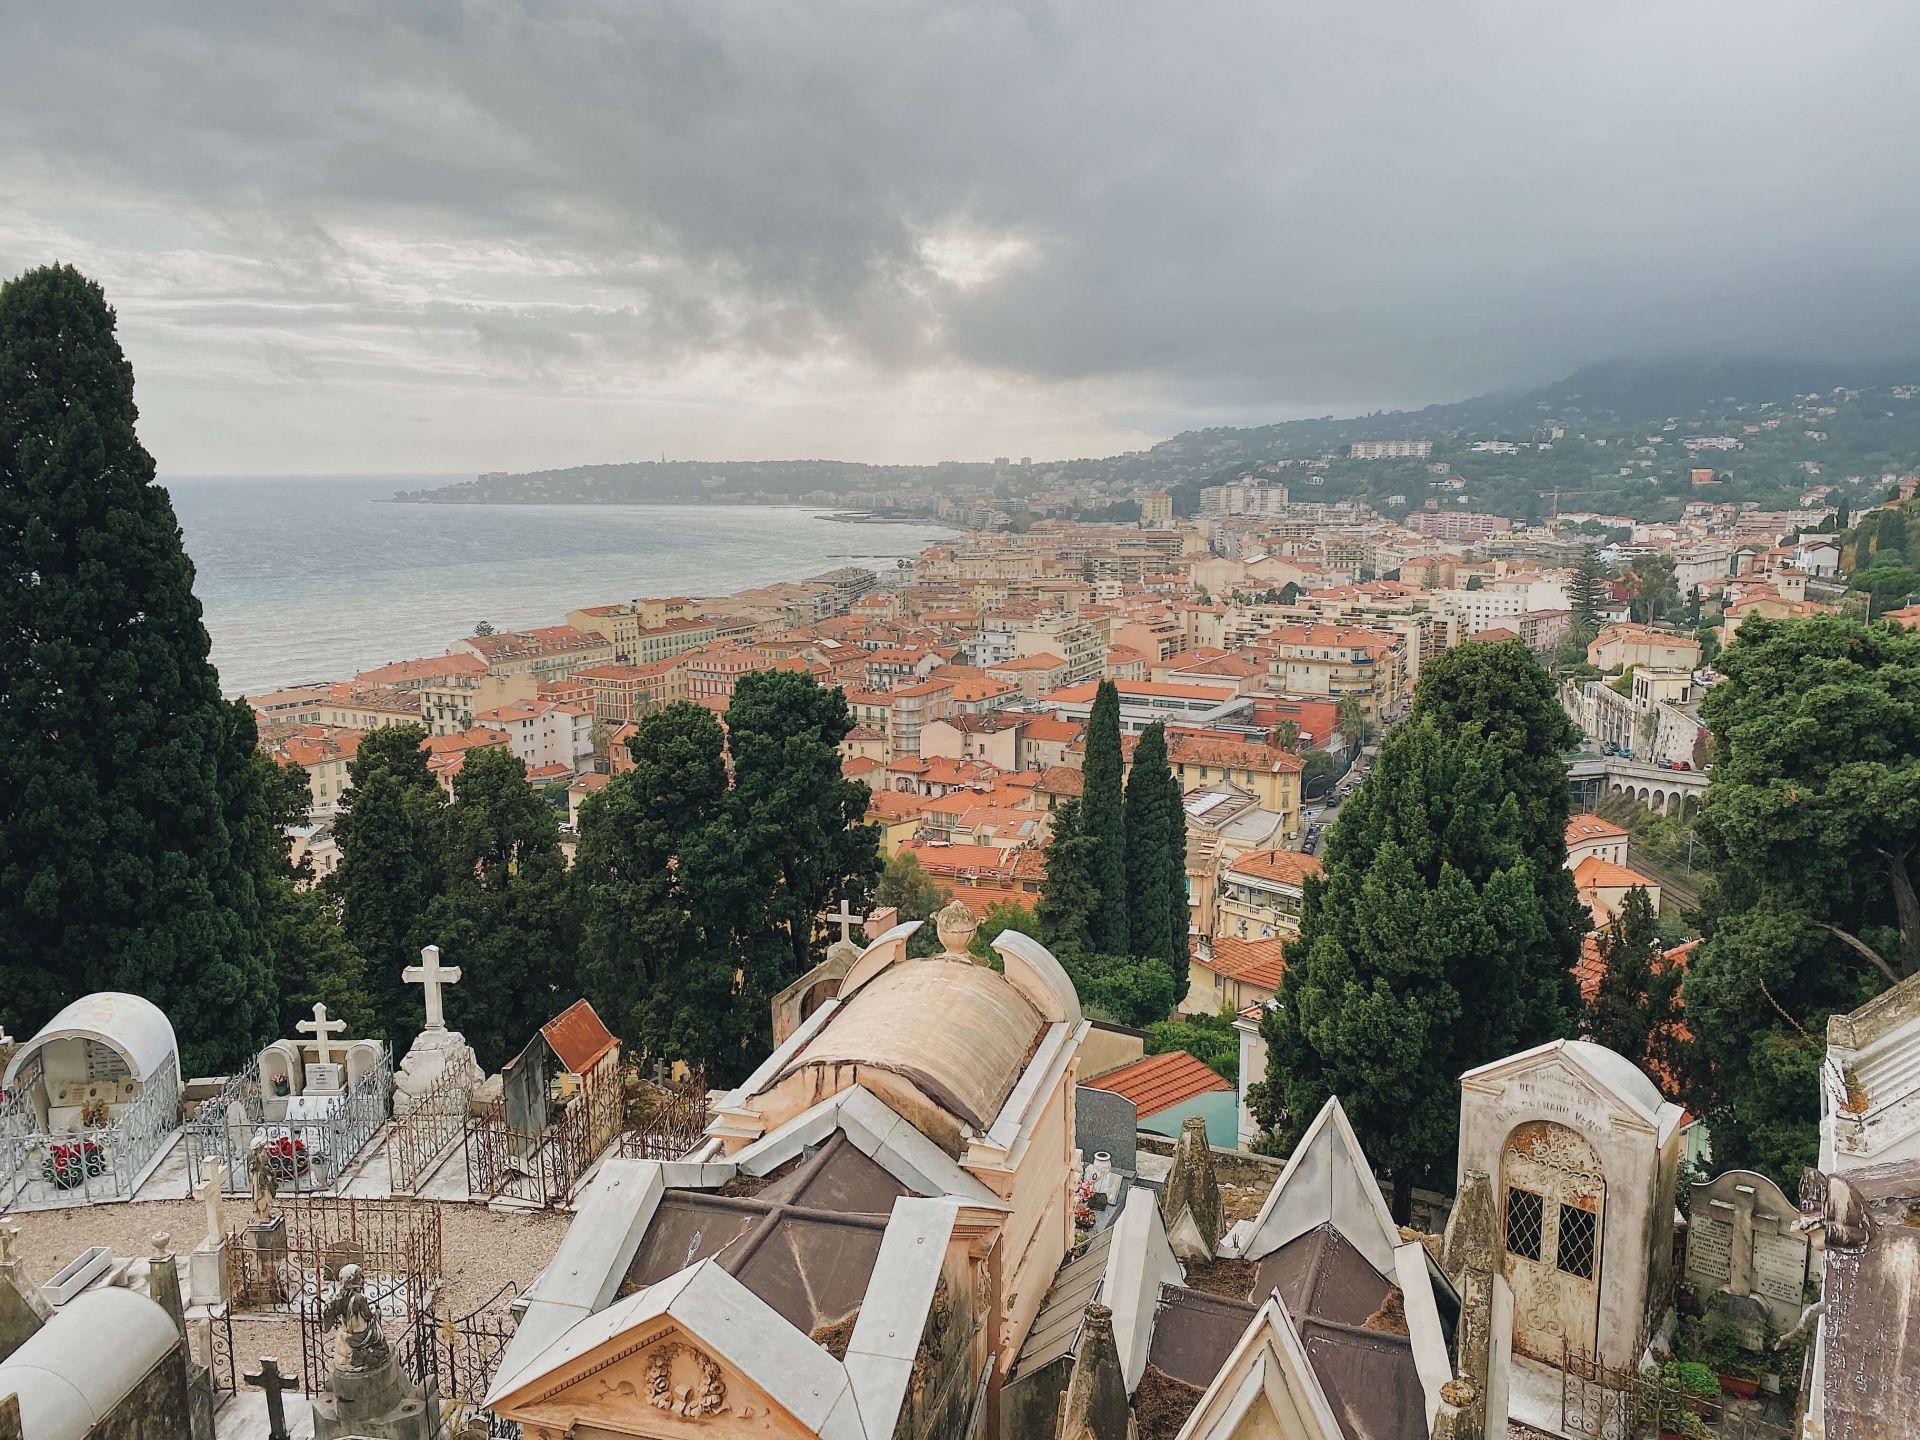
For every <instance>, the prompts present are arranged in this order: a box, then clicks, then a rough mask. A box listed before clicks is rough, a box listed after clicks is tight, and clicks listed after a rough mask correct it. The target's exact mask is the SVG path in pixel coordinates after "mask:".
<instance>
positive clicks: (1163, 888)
mask: <svg viewBox="0 0 1920 1440" xmlns="http://www.w3.org/2000/svg"><path fill="white" fill-rule="evenodd" d="M1126 820H1127V904H1128V921H1127V923H1128V931H1129V933H1130V935H1131V936H1132V939H1133V953H1134V954H1135V955H1137V956H1139V957H1140V958H1141V959H1143V960H1147V959H1150V960H1153V961H1157V962H1158V963H1160V964H1162V965H1165V966H1166V967H1167V970H1168V972H1169V973H1170V974H1171V975H1172V977H1173V994H1174V1001H1175V1003H1178V1002H1179V1001H1180V1000H1181V999H1183V998H1185V996H1186V993H1187V976H1188V970H1187V884H1186V881H1187V869H1186V838H1187V837H1186V811H1185V809H1184V808H1183V806H1182V804H1181V795H1180V787H1179V784H1178V783H1177V782H1176V781H1175V780H1174V778H1173V770H1172V768H1171V767H1170V766H1169V765H1168V763H1167V732H1166V726H1165V725H1163V724H1161V723H1159V722H1155V723H1154V724H1152V725H1149V726H1148V727H1147V728H1146V729H1145V730H1143V731H1142V732H1141V734H1140V743H1139V744H1138V745H1136V746H1135V747H1134V751H1133V768H1132V770H1131V771H1129V772H1128V775H1127V809H1126Z"/></svg>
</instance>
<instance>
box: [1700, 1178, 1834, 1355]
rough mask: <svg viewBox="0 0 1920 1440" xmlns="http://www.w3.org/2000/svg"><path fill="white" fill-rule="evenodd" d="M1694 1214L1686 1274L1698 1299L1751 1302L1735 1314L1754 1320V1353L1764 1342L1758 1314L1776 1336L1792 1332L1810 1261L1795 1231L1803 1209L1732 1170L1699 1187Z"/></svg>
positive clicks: (1767, 1184) (1763, 1182)
mask: <svg viewBox="0 0 1920 1440" xmlns="http://www.w3.org/2000/svg"><path fill="white" fill-rule="evenodd" d="M1689 1210H1690V1215H1689V1218H1688V1227H1687V1264H1686V1271H1685V1274H1686V1280H1687V1284H1688V1286H1689V1287H1690V1288H1691V1289H1692V1290H1693V1292H1694V1295H1695V1297H1696V1298H1697V1299H1699V1300H1700V1301H1702V1302H1704V1301H1706V1300H1708V1299H1710V1298H1711V1297H1712V1296H1713V1295H1715V1294H1723V1295H1727V1296H1730V1297H1732V1298H1733V1299H1735V1300H1739V1301H1745V1302H1749V1303H1748V1304H1746V1305H1742V1306H1736V1307H1734V1313H1735V1314H1736V1315H1738V1314H1739V1313H1740V1312H1741V1311H1743V1310H1744V1311H1745V1312H1746V1313H1747V1314H1748V1315H1749V1316H1751V1317H1752V1319H1753V1321H1754V1323H1753V1324H1751V1325H1750V1326H1749V1327H1748V1334H1747V1335H1746V1336H1745V1338H1746V1340H1747V1342H1748V1343H1749V1344H1751V1345H1757V1344H1759V1343H1760V1340H1761V1338H1762V1337H1761V1334H1760V1331H1761V1329H1762V1325H1761V1324H1760V1323H1759V1321H1760V1313H1759V1312H1762V1311H1764V1314H1765V1318H1766V1320H1767V1321H1768V1322H1770V1323H1771V1324H1772V1325H1773V1327H1774V1329H1775V1330H1776V1331H1779V1332H1782V1333H1784V1332H1785V1331H1787V1330H1790V1329H1792V1328H1793V1326H1794V1325H1795V1324H1797V1323H1798V1322H1799V1319H1800V1312H1801V1309H1802V1307H1803V1306H1804V1305H1805V1304H1806V1288H1807V1266H1808V1262H1809V1253H1810V1252H1809V1247H1808V1244H1807V1238H1806V1236H1804V1235H1800V1234H1796V1233H1795V1231H1794V1228H1793V1227H1794V1222H1795V1221H1797V1220H1798V1219H1799V1218H1800V1207H1799V1206H1797V1205H1794V1204H1792V1203H1790V1202H1789V1201H1788V1199H1787V1197H1786V1195H1785V1194H1784V1193H1782V1191H1781V1189H1780V1187H1779V1186H1778V1185H1775V1184H1774V1183H1773V1182H1772V1181H1771V1180H1769V1179H1767V1177H1766V1176H1764V1175H1757V1174H1755V1173H1754V1172H1753V1171H1751V1170H1729V1171H1727V1172H1726V1173H1725V1174H1722V1175H1716V1176H1715V1177H1714V1178H1713V1179H1712V1180H1710V1181H1705V1182H1703V1183H1701V1184H1698V1185H1695V1186H1694V1187H1693V1190H1692V1195H1691V1203H1690V1205H1689Z"/></svg>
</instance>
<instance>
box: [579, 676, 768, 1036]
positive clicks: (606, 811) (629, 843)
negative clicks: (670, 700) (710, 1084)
mask: <svg viewBox="0 0 1920 1440" xmlns="http://www.w3.org/2000/svg"><path fill="white" fill-rule="evenodd" d="M627 743H628V749H629V750H630V751H631V752H632V755H633V760H634V765H633V768H632V769H631V770H628V771H625V772H624V773H622V774H619V775H616V776H614V777H613V778H612V779H611V780H609V781H608V782H607V787H606V789H605V790H603V791H601V793H600V794H598V795H595V796H593V797H592V798H591V799H589V800H588V801H587V803H586V804H585V805H583V806H581V807H580V845H579V849H578V850H577V851H576V852H575V855H574V865H573V883H574V887H575V891H576V894H577V896H578V898H579V904H580V912H581V981H582V984H583V986H584V987H585V989H586V992H587V994H588V995H589V996H590V997H591V998H592V1000H593V1002H594V1005H595V1007H596V1008H597V1009H598V1010H599V1011H600V1014H601V1015H602V1016H603V1017H604V1018H605V1019H606V1021H607V1023H608V1024H609V1025H610V1026H612V1027H613V1028H614V1030H615V1031H616V1032H617V1033H619V1035H620V1036H621V1038H622V1040H623V1041H625V1042H626V1045H627V1048H628V1050H629V1052H630V1053H632V1054H633V1055H635V1056H658V1057H663V1058H666V1059H670V1060H685V1061H687V1062H689V1063H695V1064H704V1065H708V1066H711V1067H714V1068H715V1069H716V1073H717V1071H718V1070H719V1069H723V1068H724V1067H725V1065H726V1064H727V1063H728V1062H729V1061H730V1060H731V1059H732V1057H733V1054H734V1053H735V1052H737V1051H738V1050H739V1048H740V1046H739V1042H738V1038H737V1037H733V1036H731V1035H730V1029H729V1027H730V1022H731V1018H732V1009H733V1002H732V995H733V988H734V987H733V971H734V964H733V957H732V956H731V955H730V954H729V953H728V952H727V951H726V950H725V949H723V948H720V947H719V946H717V945H715V944H712V943H710V940H711V938H712V937H708V936H706V935H703V934H702V933H701V931H700V929H699V927H698V926H697V925H696V923H695V919H694V915H693V894H694V892H695V891H696V890H697V888H698V886H699V883H700V877H696V876H694V875H693V874H692V871H691V867H690V865H689V863H688V860H687V857H686V855H685V854H683V851H684V849H685V847H686V845H687V842H688V841H689V840H690V839H692V838H695V837H698V836H700V835H701V834H702V832H704V831H705V830H706V829H707V828H708V827H710V826H712V825H714V824H716V823H717V822H718V821H719V820H720V818H721V815H722V811H723V807H724V806H725V804H726V797H727V764H726V755H725V753H724V745H725V736H724V735H723V733H722V732H721V729H720V722H719V721H718V720H716V719H715V718H714V717H713V715H712V714H711V713H710V712H709V711H707V710H705V709H703V708H702V707H700V706H698V705H694V704H690V703H688V702H686V701H678V702H676V703H674V704H672V705H669V706H667V707H666V708H665V709H663V710H658V711H656V712H654V713H653V714H651V715H649V716H647V717H646V718H645V719H643V720H642V721H641V722H640V728H639V731H638V733H636V734H635V735H634V736H633V738H632V739H631V740H629V741H628V742H627Z"/></svg>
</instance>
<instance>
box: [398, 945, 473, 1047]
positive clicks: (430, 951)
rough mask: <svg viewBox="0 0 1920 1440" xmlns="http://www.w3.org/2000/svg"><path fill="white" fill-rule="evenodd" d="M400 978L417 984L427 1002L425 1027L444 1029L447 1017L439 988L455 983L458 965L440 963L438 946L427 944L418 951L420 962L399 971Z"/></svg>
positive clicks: (458, 973) (456, 981)
mask: <svg viewBox="0 0 1920 1440" xmlns="http://www.w3.org/2000/svg"><path fill="white" fill-rule="evenodd" d="M400 978H401V979H402V980H404V981H406V982H407V983H408V984H409V985H418V986H419V987H420V993H421V995H422V996H424V997H425V999H426V1002H427V1029H429V1030H444V1029H446V1028H447V1017H446V1013H445V1011H444V1010H443V1009H442V1007H441V999H440V989H441V987H442V986H444V985H453V984H457V983H458V982H459V979H460V967H459V966H458V965H442V964H441V963H440V947H439V946H438V945H428V946H426V947H425V948H423V949H422V950H421V951H420V963H419V964H418V965H409V966H407V968H406V969H404V970H402V971H401V972H400Z"/></svg>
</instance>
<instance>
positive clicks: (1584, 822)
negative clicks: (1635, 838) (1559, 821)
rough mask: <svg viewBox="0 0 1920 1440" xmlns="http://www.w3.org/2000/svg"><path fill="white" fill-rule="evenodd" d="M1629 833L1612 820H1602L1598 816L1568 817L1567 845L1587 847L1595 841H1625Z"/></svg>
mask: <svg viewBox="0 0 1920 1440" xmlns="http://www.w3.org/2000/svg"><path fill="white" fill-rule="evenodd" d="M1626 838H1627V832H1626V831H1624V830H1622V829H1621V828H1620V827H1619V826H1618V825H1615V824H1614V823H1613V822H1612V821H1611V820H1602V819H1601V818H1600V817H1599V816H1598V815H1593V814H1581V815H1570V816H1568V817H1567V844H1569V845H1585V844H1590V843H1592V842H1593V841H1595V840H1624V839H1626Z"/></svg>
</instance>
